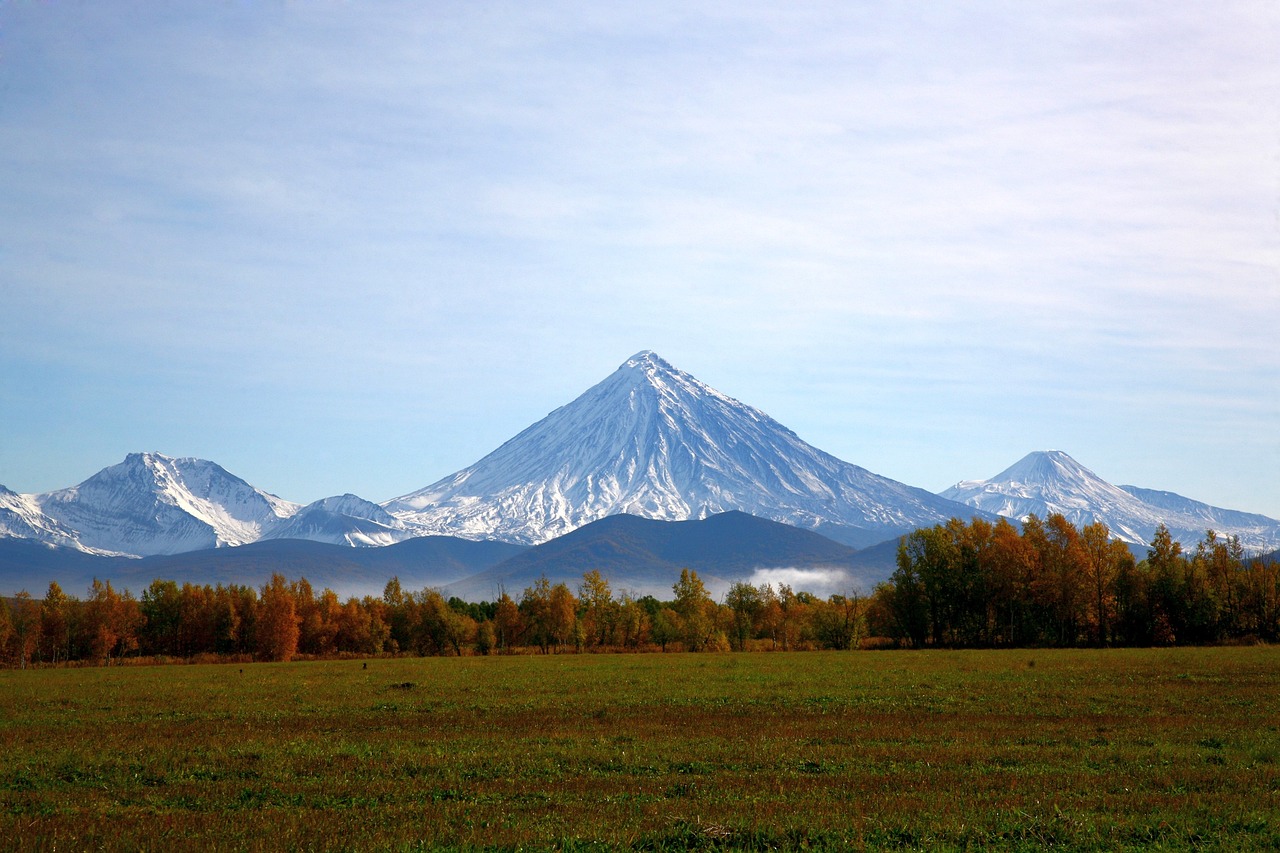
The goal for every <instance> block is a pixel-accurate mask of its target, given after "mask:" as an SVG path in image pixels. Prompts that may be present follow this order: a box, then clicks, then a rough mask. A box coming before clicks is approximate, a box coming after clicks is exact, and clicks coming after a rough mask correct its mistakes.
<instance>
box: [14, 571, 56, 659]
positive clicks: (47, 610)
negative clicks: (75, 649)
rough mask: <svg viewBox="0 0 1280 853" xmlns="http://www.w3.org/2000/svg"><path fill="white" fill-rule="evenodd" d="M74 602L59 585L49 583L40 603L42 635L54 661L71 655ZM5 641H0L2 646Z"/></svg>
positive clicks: (47, 651) (43, 643)
mask: <svg viewBox="0 0 1280 853" xmlns="http://www.w3.org/2000/svg"><path fill="white" fill-rule="evenodd" d="M72 606H73V603H72V601H71V599H70V598H68V597H67V594H66V593H64V592H63V591H62V587H60V586H58V582H57V581H52V582H50V584H49V590H48V591H47V592H46V593H45V594H44V601H42V602H41V603H40V637H41V644H42V645H43V646H44V647H45V650H46V654H47V655H48V658H49V660H50V661H52V662H53V663H58V662H59V661H63V660H67V659H68V658H70V656H71V609H72ZM2 645H3V643H2V642H0V646H2Z"/></svg>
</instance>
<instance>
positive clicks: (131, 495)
mask: <svg viewBox="0 0 1280 853" xmlns="http://www.w3.org/2000/svg"><path fill="white" fill-rule="evenodd" d="M34 497H35V500H36V502H37V504H38V505H39V507H40V509H41V510H42V511H43V512H44V514H45V515H47V516H49V517H50V518H52V519H54V520H55V521H57V522H58V523H59V524H60V525H62V526H63V527H65V528H70V529H72V530H74V531H75V533H76V538H77V539H78V541H79V542H80V544H81V545H82V546H84V547H88V548H96V549H102V550H106V551H112V552H117V553H121V554H133V555H138V556H147V555H151V554H177V553H181V552H183V551H194V550H198V549H202V548H215V547H220V546H224V545H242V544H244V543H246V542H253V541H255V540H257V539H259V538H261V537H262V536H263V534H264V533H266V532H268V531H270V530H271V529H272V528H274V527H276V526H277V525H279V524H280V523H281V521H282V520H283V519H286V518H289V517H290V516H292V515H293V514H294V513H296V512H297V511H298V505H297V504H294V503H290V502H289V501H285V500H281V499H280V498H278V497H276V496H275V495H270V494H267V493H266V492H263V491H262V490H260V489H255V488H254V487H253V486H250V485H249V484H248V483H246V482H245V481H244V480H241V479H240V478H239V477H236V476H233V475H232V474H229V473H228V472H227V471H226V470H225V469H223V468H222V467H221V466H219V465H217V464H215V463H213V462H208V461H206V460H203V459H191V458H184V459H175V458H173V457H170V456H165V455H163V454H160V453H132V454H129V455H128V456H127V457H125V460H124V461H123V462H121V463H120V464H118V465H113V466H111V467H109V468H104V469H103V470H101V471H99V472H98V473H97V474H94V475H93V476H92V477H90V478H89V479H87V480H85V481H84V482H83V483H81V484H80V485H78V486H74V487H72V488H69V489H61V490H59V491H56V492H48V493H46V494H43V495H36V496H34Z"/></svg>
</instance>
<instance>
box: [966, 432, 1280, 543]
mask: <svg viewBox="0 0 1280 853" xmlns="http://www.w3.org/2000/svg"><path fill="white" fill-rule="evenodd" d="M941 495H942V496H943V497H945V498H948V499H950V500H953V501H959V502H961V503H965V504H968V505H969V506H972V507H977V508H979V509H983V510H986V511H987V512H993V513H996V514H997V515H1003V516H1006V517H1008V518H1015V519H1018V520H1025V519H1026V518H1027V517H1028V516H1030V515H1036V516H1038V517H1039V518H1045V517H1047V516H1048V515H1051V514H1054V513H1058V514H1061V515H1062V516H1064V517H1065V518H1066V519H1067V520H1068V521H1070V522H1071V523H1072V524H1074V525H1076V526H1077V527H1083V526H1085V525H1088V524H1093V523H1094V522H1099V521H1100V522H1102V523H1104V524H1106V525H1107V527H1108V528H1109V529H1110V531H1111V535H1112V536H1114V537H1116V538H1118V539H1122V540H1124V541H1125V542H1128V543H1130V544H1133V545H1144V544H1147V543H1149V542H1150V541H1151V539H1152V536H1153V535H1154V533H1155V530H1156V528H1157V527H1158V526H1159V525H1161V524H1163V525H1164V526H1165V527H1167V528H1168V530H1169V532H1170V533H1171V534H1172V535H1173V536H1174V538H1176V539H1179V540H1180V541H1182V542H1183V543H1184V544H1190V543H1192V542H1196V541H1199V539H1200V538H1201V537H1202V536H1204V534H1205V531H1206V530H1208V529H1210V528H1212V529H1214V530H1215V531H1216V532H1218V533H1220V534H1223V535H1235V536H1239V537H1240V540H1241V542H1242V543H1243V544H1244V545H1245V547H1246V548H1253V549H1256V550H1263V551H1266V550H1272V549H1274V548H1275V546H1276V545H1277V544H1280V521H1276V520H1275V519H1270V518H1266V517H1265V516H1260V515H1253V514H1250V513H1242V512H1238V511H1234V510H1224V509H1220V508H1218V507H1212V506H1209V505H1208V504H1203V503H1201V502H1199V501H1194V500H1191V499H1189V498H1184V497H1182V496H1180V495H1175V494H1173V493H1172V492H1158V491H1154V490H1150V489H1139V488H1137V487H1135V486H1115V485H1112V484H1111V483H1109V482H1107V481H1106V480H1104V479H1102V478H1101V477H1099V476H1098V475H1097V474H1095V473H1094V472H1093V471H1091V470H1089V469H1088V468H1086V467H1085V466H1083V465H1081V464H1080V463H1079V462H1077V461H1076V460H1075V459H1072V458H1071V457H1070V456H1068V455H1067V454H1066V453H1063V452H1061V451H1058V450H1042V451H1037V452H1035V453H1029V454H1027V455H1026V456H1024V457H1023V458H1022V459H1020V460H1018V461H1017V462H1015V463H1014V464H1013V465H1011V466H1009V467H1008V468H1006V469H1005V470H1003V471H1001V472H1000V473H999V474H997V475H996V476H994V477H992V478H991V479H989V480H965V481H962V482H960V483H957V484H956V485H955V486H952V487H951V488H950V489H947V490H946V491H944V492H941Z"/></svg>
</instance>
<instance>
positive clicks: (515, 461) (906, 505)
mask: <svg viewBox="0 0 1280 853" xmlns="http://www.w3.org/2000/svg"><path fill="white" fill-rule="evenodd" d="M383 506H384V507H386V509H387V511H388V512H390V513H391V514H392V515H394V516H396V517H397V518H399V519H400V520H401V521H403V522H404V523H405V525H406V526H408V527H411V528H415V529H417V530H420V531H422V532H429V533H447V534H452V535H455V536H464V537H467V538H472V539H480V538H486V537H492V538H497V539H503V540H506V541H509V542H518V543H522V544H536V543H540V542H545V541H547V540H549V539H552V538H555V537H556V536H560V535H562V534H564V533H567V532H569V531H571V530H574V529H576V528H578V527H580V526H582V525H584V524H586V523H588V522H591V521H594V520H596V519H599V518H603V517H605V516H608V515H615V514H618V513H629V514H631V515H638V516H641V517H644V518H651V519H659V520H666V521H680V520H686V519H699V518H706V517H708V516H710V515H714V514H716V513H721V512H727V511H731V510H739V511H742V512H747V513H750V514H751V515H755V516H759V517H761V518H767V519H772V520H774V521H780V522H784V523H786V524H792V525H795V526H797V527H805V528H810V529H816V530H818V531H819V532H821V533H824V534H825V535H827V536H829V537H831V538H834V539H837V540H839V541H843V542H846V543H848V544H853V545H855V546H859V545H866V544H872V543H875V542H880V541H883V540H884V539H887V538H889V537H891V536H894V535H897V534H900V533H903V532H906V531H909V530H912V529H914V528H915V527H917V526H919V525H921V524H935V523H937V522H939V521H944V520H946V519H948V518H950V517H951V516H952V515H955V514H957V513H964V514H971V510H968V509H967V508H965V507H962V506H957V505H956V504H954V503H952V502H950V501H948V500H944V499H942V498H939V497H938V496H936V495H933V494H931V493H929V492H927V491H925V490H923V489H916V488H912V487H910V486H906V485H903V484H902V483H898V482H896V481H894V480H890V479H887V478H885V477H881V476H879V475H876V474H873V473H871V472H870V471H867V470H865V469H863V468H859V467H858V466H856V465H852V464H850V463H848V462H843V461H841V460H839V459H836V458H835V457H833V456H831V455H829V454H827V453H824V452H822V451H820V450H818V449H817V448H815V447H812V446H811V445H809V444H806V443H805V442H803V441H801V440H800V438H798V437H797V436H796V434H795V433H793V432H792V431H791V430H789V429H787V428H786V427H784V426H782V425H781V424H779V423H778V422H776V421H774V420H773V419H772V418H770V417H769V416H768V415H766V414H764V413H763V412H761V411H759V410H758V409H754V408H751V407H750V406H747V405H744V404H743V403H740V402H738V401H737V400H734V399H733V398H731V397H728V396H726V395H724V394H721V393H720V392H719V391H716V390H715V389H713V388H710V387H708V386H707V385H704V384H703V383H702V382H699V381H698V380H697V379H695V378H694V377H692V376H690V375H689V374H687V373H684V372H682V371H680V370H677V369H675V368H674V367H672V366H671V365H670V364H668V363H667V362H665V361H663V360H662V359H661V358H659V357H658V356H657V355H656V354H654V353H652V352H641V353H639V354H637V355H635V356H634V357H632V358H631V359H628V360H627V362H626V363H624V364H623V365H622V366H621V367H619V368H618V369H617V370H616V371H615V372H614V373H613V374H612V375H610V376H609V377H607V378H606V379H605V380H604V381H603V382H601V383H599V384H598V385H596V386H595V387H593V388H591V389H589V390H588V391H587V392H586V393H584V394H583V395H582V396H580V397H578V398H577V399H576V400H574V401H573V402H571V403H569V404H568V405H566V406H563V407H561V408H559V409H557V410H555V411H554V412H552V413H551V414H549V415H548V416H547V417H546V418H544V419H543V420H541V421H539V422H538V423H536V424H534V425H532V426H530V427H529V428H528V429H526V430H524V431H523V432H521V433H520V434H519V435H517V436H516V437H515V438H512V439H511V440H510V441H508V442H506V443H505V444H503V445H502V446H501V447H499V448H498V449H497V450H495V451H493V452H492V453H490V454H489V455H488V456H486V457H484V458H483V459H481V460H480V461H479V462H477V463H475V464H474V465H472V466H470V467H469V468H465V469H463V470H461V471H459V472H457V473H455V474H453V475H451V476H449V477H446V478H444V479H443V480H440V481H439V482H437V483H434V484H432V485H430V486H427V487H426V488H424V489H421V490H419V491H416V492H413V493H411V494H408V495H404V496H403V497H399V498H396V499H394V500H391V501H388V502H387V503H385V504H383Z"/></svg>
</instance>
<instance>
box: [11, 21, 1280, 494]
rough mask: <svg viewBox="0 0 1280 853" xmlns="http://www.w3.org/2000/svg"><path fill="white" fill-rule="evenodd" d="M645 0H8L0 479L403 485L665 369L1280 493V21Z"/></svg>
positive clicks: (885, 438)
mask: <svg viewBox="0 0 1280 853" xmlns="http://www.w3.org/2000/svg"><path fill="white" fill-rule="evenodd" d="M612 5H614V4H598V3H537V4H530V3H523V2H519V3H484V2H478V3H473V2H465V3H416V2H415V3H403V4H398V3H377V4H363V3H327V2H320V3H305V4H302V3H298V4H292V3H290V4H279V3H273V4H258V3H244V2H240V3H232V2H225V3H210V4H156V3H121V2H103V3H92V4H86V3H47V4H37V3H12V2H8V3H5V2H0V483H3V484H4V485H6V486H8V487H9V488H11V489H14V490H16V491H22V492H38V491H45V490H49V489H54V488H59V487H63V486H68V485H72V484H74V483H76V482H78V481H80V480H82V479H84V478H85V477H87V476H89V475H90V474H92V473H93V472H95V471H97V470H98V469H100V468H102V467H104V466H106V465H109V464H113V463H115V462H118V461H120V460H121V459H122V458H123V457H124V455H125V454H126V453H128V452H131V451H140V450H158V451H161V452H164V453H168V454H171V455H176V456H199V457H203V458H208V459H212V460H214V461H216V462H218V463H220V464H222V465H223V466H224V467H226V468H227V469H228V470H230V471H231V472H232V473H235V474H237V475H239V476H241V477H243V478H245V479H246V480H248V481H249V482H251V483H253V484H254V485H257V486H260V487H262V488H265V489H267V490H269V491H273V492H275V493H277V494H279V495H281V496H282V497H285V498H288V499H290V500H295V501H299V502H306V501H311V500H314V499H317V498H320V497H324V496H326V495H330V494H336V493H342V492H348V491H350V492H355V493H357V494H360V495H361V496H363V497H366V498H369V499H372V500H377V501H382V500H386V499H389V498H391V497H394V496H397V495H400V494H404V493H406V492H409V491H412V490H414V489H416V488H419V487H422V486H425V485H427V484H428V483H431V482H433V481H435V480H437V479H439V478H440V477H443V476H445V475H446V474H449V473H451V472H453V471H455V470H457V469H459V468H461V467H463V466H465V465H468V464H470V463H471V462H473V461H475V460H476V459H478V458H479V457H481V456H482V455H484V454H485V453H487V452H489V451H490V450H492V449H493V448H495V447H496V446H497V445H498V444H500V443H501V442H502V441H504V440H506V439H507V438H509V437H511V436H512V435H514V434H515V433H516V432H517V431H519V430H520V429H522V428H524V427H525V426H527V425H529V424H530V423H532V422H534V421H535V420H537V419H539V418H541V417H542V416H543V415H545V414H546V413H547V412H549V411H551V410H552V409H554V408H556V407H557V406H559V405H562V404H564V403H566V402H568V401H569V400H571V399H572V398H573V397H575V396H576V395H577V394H579V393H580V392H582V391H584V390H585V389H586V388H588V387H589V386H590V385H592V384H594V383H596V382H597V381H599V380H600V379H603V378H604V377H605V376H606V375H607V374H608V373H610V372H611V371H612V370H614V369H615V368H616V367H617V366H618V365H619V364H620V363H621V362H622V361H624V360H625V359H626V358H627V357H629V356H630V355H632V354H633V353H635V352H636V351H638V350H641V349H653V350H655V351H657V352H658V353H660V354H661V355H662V356H664V357H665V358H666V359H667V360H669V361H670V362H672V363H673V364H674V365H676V366H677V367H680V368H682V369H684V370H687V371H689V372H691V373H693V374H694V375H695V376H697V377H698V378H700V379H702V380H703V381H705V382H707V383H708V384H710V385H712V386H714V387H716V388H718V389H720V390H721V391H723V392H725V393H727V394H730V395H732V396H734V397H737V398H738V399H740V400H743V401H744V402H746V403H749V404H751V405H754V406H756V407H758V408H761V409H763V410H764V411H766V412H768V413H769V414H770V415H772V416H773V417H775V418H776V419H778V420H779V421H781V422H782V423H784V424H786V425H787V426H789V427H791V428H792V429H794V430H795V431H796V432H797V433H798V434H799V435H800V436H801V437H802V438H804V439H805V440H807V441H809V442H810V443H812V444H815V445H817V446H818V447H820V448H822V449H824V450H826V451H828V452H830V453H833V454H835V455H836V456H839V457H841V458H843V459H846V460H848V461H850V462H854V463H856V464H859V465H862V466H864V467H866V468H869V469H871V470H872V471H875V472H876V473H879V474H883V475H885V476H889V477H893V478H894V479H898V480H901V481H903V482H907V483H910V484H912V485H917V486H922V487H924V488H928V489H930V490H934V491H937V490H941V489H943V488H946V487H947V486H949V485H951V484H952V483H954V482H955V481H957V480H960V479H967V478H983V477H989V476H992V475H994V474H995V473H997V472H998V471H1000V470H1001V469H1003V468H1005V467H1006V466H1008V465H1009V464H1011V463H1013V462H1014V461H1016V460H1017V459H1018V458H1020V457H1021V456H1023V455H1024V454H1025V453H1027V452H1029V451H1031V450H1038V449H1048V448H1055V449H1060V450H1065V451H1066V452H1068V453H1070V454H1072V455H1073V456H1075V457H1076V458H1077V459H1078V460H1079V461H1080V462H1082V463H1083V464H1085V465H1086V466H1088V467H1090V468H1092V469H1093V470H1095V471H1096V472H1097V473H1098V474H1100V475H1101V476H1103V477H1104V478H1106V479H1108V480H1110V481H1112V482H1117V483H1131V484H1136V485H1141V486H1145V487H1149V488H1160V489H1169V490H1172V491H1177V492H1179V493H1182V494H1184V495H1187V496H1189V497H1193V498H1196V499H1199V500H1204V501H1208V502H1210V503H1214V504H1217V505H1220V506H1227V507H1231V508H1236V509H1244V510H1250V511H1254V512H1263V513H1266V514H1268V515H1271V516H1274V517H1280V486H1277V484H1278V483H1280V438H1278V437H1277V436H1280V428H1278V427H1277V424H1278V423H1280V339H1278V338H1277V330H1278V329H1280V54H1278V53H1277V51H1276V49H1275V45H1276V44H1280V7H1277V6H1276V5H1275V4H1272V3H1266V2H1236V3H1232V2H1225V3H1222V4H1214V7H1213V9H1212V11H1209V10H1207V7H1202V6H1199V5H1198V4H1172V6H1171V5H1170V4H1167V3H1164V2H1131V3H1114V2H1084V3H1036V4H1025V3H1004V2H1000V3H997V2H990V3H945V4H901V3H890V2H883V3H876V2H867V3H847V2H840V3H821V2H817V3H809V4H776V3H751V2H733V3H688V2H679V3H646V4H635V5H634V6H631V7H628V8H626V9H622V8H609V7H610V6H612Z"/></svg>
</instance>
